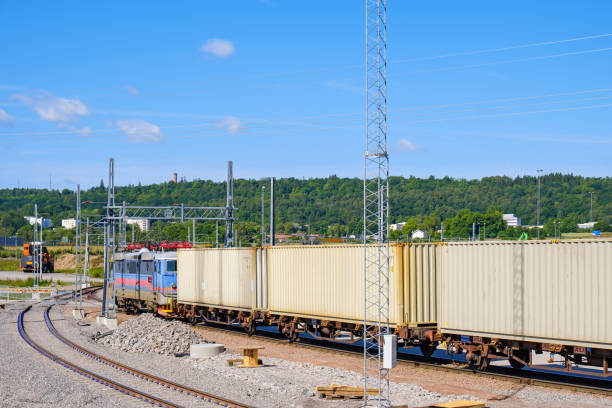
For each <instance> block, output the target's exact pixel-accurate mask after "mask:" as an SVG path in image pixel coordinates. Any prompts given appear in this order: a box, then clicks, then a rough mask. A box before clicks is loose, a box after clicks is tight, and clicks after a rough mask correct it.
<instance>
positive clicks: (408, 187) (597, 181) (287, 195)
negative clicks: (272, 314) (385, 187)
mask: <svg viewBox="0 0 612 408" xmlns="http://www.w3.org/2000/svg"><path fill="white" fill-rule="evenodd" d="M263 185H265V186H266V188H265V192H266V197H265V201H266V204H265V205H266V212H267V211H268V208H269V207H268V206H269V196H268V193H269V181H268V180H245V179H238V180H236V181H235V185H234V191H235V205H236V207H238V208H239V210H238V211H237V213H236V216H237V219H238V220H239V221H254V222H259V221H260V219H261V187H262V186H263ZM362 189H363V181H362V180H360V179H357V178H351V179H349V178H338V177H335V176H331V177H328V178H314V179H302V180H300V179H295V178H281V179H278V180H277V183H276V188H275V190H276V193H277V195H276V203H277V222H278V223H288V222H289V223H296V224H299V225H301V226H303V225H306V224H308V225H310V228H311V231H312V232H317V231H325V230H326V229H327V227H328V226H329V225H332V224H339V225H342V226H344V227H343V229H344V230H346V232H359V231H360V230H361V217H362V197H363V192H362ZM225 191H226V187H225V183H223V182H213V181H206V180H196V181H192V182H179V183H178V184H175V183H173V182H167V183H162V184H153V185H147V186H140V185H139V186H124V187H118V188H117V189H116V200H117V203H121V202H122V201H126V202H128V203H130V204H133V205H138V204H140V205H169V204H170V205H172V204H174V203H184V204H185V205H202V206H224V205H225ZM590 191H592V192H593V197H594V201H593V213H594V218H595V219H597V220H603V219H606V220H607V222H610V220H608V218H609V217H610V216H611V215H612V178H611V177H605V178H587V177H580V176H574V175H563V174H549V175H545V176H542V177H541V200H542V221H543V222H546V221H547V220H551V219H553V218H571V219H573V220H576V221H579V222H584V221H587V220H588V217H589V208H590V198H589V197H590V196H589V192H590ZM81 194H82V199H83V200H89V201H91V202H104V201H106V189H105V188H103V187H95V188H92V189H90V190H87V191H83V192H81ZM75 200H76V198H75V192H74V191H70V190H63V191H57V190H51V191H49V190H47V189H24V188H21V189H1V190H0V234H2V233H4V234H11V233H12V231H13V230H15V229H17V228H19V227H20V226H22V225H23V217H22V216H24V215H32V214H33V204H34V203H35V202H36V203H37V204H38V208H39V213H41V214H42V215H43V216H45V217H51V218H52V219H53V223H54V225H55V226H58V225H59V224H60V220H61V219H62V218H68V217H73V216H74V208H75ZM536 203H537V179H536V178H535V177H531V176H525V177H517V178H514V179H512V178H509V177H502V176H499V177H485V178H483V179H481V180H463V179H453V178H449V177H445V178H442V179H438V178H434V177H430V178H427V179H420V178H415V177H410V178H404V177H392V178H391V179H390V211H391V217H390V221H391V223H394V222H397V221H401V220H404V219H406V218H407V217H413V216H416V217H417V218H423V217H426V216H428V217H432V218H436V219H440V220H442V219H446V218H449V217H453V216H455V215H456V214H457V211H458V210H461V209H469V210H471V211H479V212H483V213H484V212H485V211H486V210H487V209H488V208H489V207H492V206H494V207H496V208H497V209H498V210H499V211H501V212H502V213H515V214H517V215H518V216H519V217H521V218H522V220H523V224H533V223H535V216H536ZM91 206H92V207H95V205H91ZM99 207H100V205H98V208H99ZM266 217H267V215H266ZM2 228H5V230H4V231H2Z"/></svg>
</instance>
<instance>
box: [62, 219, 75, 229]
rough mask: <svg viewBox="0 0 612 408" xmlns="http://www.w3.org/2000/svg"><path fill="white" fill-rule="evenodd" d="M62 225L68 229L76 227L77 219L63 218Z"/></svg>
mask: <svg viewBox="0 0 612 408" xmlns="http://www.w3.org/2000/svg"><path fill="white" fill-rule="evenodd" d="M62 227H63V228H66V229H73V228H76V219H74V218H66V219H65V220H62Z"/></svg>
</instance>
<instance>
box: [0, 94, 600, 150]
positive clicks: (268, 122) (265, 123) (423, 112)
mask: <svg viewBox="0 0 612 408" xmlns="http://www.w3.org/2000/svg"><path fill="white" fill-rule="evenodd" d="M611 91H612V88H596V89H587V90H580V91H572V92H558V93H548V94H541V95H529V96H521V97H511V98H499V99H484V100H479V101H469V102H462V103H455V104H443V105H423V106H413V107H405V108H398V109H392V110H389V117H390V118H393V117H394V116H395V115H393V113H398V112H408V111H417V112H420V113H417V114H414V116H428V115H433V114H452V113H465V112H470V111H472V112H475V111H479V110H497V109H506V108H518V107H521V105H513V106H491V107H482V108H478V109H473V110H464V111H454V112H438V111H439V110H441V109H446V108H454V107H463V106H477V105H485V104H489V105H495V104H500V103H506V102H518V101H529V100H537V99H545V98H555V97H562V96H577V95H586V94H593V93H606V92H611ZM609 98H610V97H608V96H605V97H599V98H582V99H564V100H554V101H547V102H542V103H538V104H525V105H523V106H541V105H548V104H560V103H575V102H584V101H590V100H601V99H609ZM598 106H599V105H588V106H586V107H576V109H569V110H580V109H595V108H597V107H598ZM602 107H607V106H606V105H602ZM564 110H566V109H564ZM554 111H557V110H546V111H534V112H537V113H540V112H541V113H545V112H554ZM427 112H432V113H427ZM509 114H512V115H514V114H515V113H508V115H509ZM361 115H362V112H351V113H339V114H326V115H310V116H304V117H302V118H297V117H290V118H287V119H242V120H243V121H244V122H245V123H248V122H253V124H250V125H245V126H244V130H245V131H253V130H257V129H269V128H270V127H274V126H287V125H291V126H304V127H310V128H316V129H327V130H334V129H337V130H340V129H355V128H356V127H347V126H332V125H329V124H326V123H325V122H305V121H304V120H309V119H334V122H335V123H354V122H360V121H362V120H363V119H362V118H361V117H359V116H361ZM349 117H355V118H351V119H341V120H338V119H337V118H349ZM474 118H476V117H474ZM446 120H454V119H453V118H441V119H439V120H438V121H446ZM396 124H397V123H394V125H396ZM196 127H203V128H211V129H216V130H217V132H216V133H212V134H209V136H222V135H226V133H224V132H222V131H219V130H218V126H217V124H216V122H215V121H212V122H204V123H189V124H177V125H168V126H160V128H161V129H162V130H167V129H180V128H196ZM305 130H307V129H305ZM292 131H295V129H293V130H292ZM91 134H96V135H97V134H109V135H110V136H111V137H119V136H121V137H123V136H124V135H123V134H122V133H121V132H119V131H118V130H117V129H92V130H91ZM49 135H58V136H69V137H75V135H74V134H71V133H70V132H66V131H46V132H15V133H8V132H7V133H0V136H8V137H10V136H49ZM198 137H202V135H201V134H200V135H198ZM75 139H76V140H79V139H80V140H84V141H86V140H91V139H92V138H91V136H86V137H82V136H81V137H79V136H76V137H75Z"/></svg>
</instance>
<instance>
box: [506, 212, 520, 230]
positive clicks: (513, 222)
mask: <svg viewBox="0 0 612 408" xmlns="http://www.w3.org/2000/svg"><path fill="white" fill-rule="evenodd" d="M502 218H503V219H504V221H506V225H507V226H509V227H520V226H521V219H520V218H519V217H517V216H516V215H514V214H503V215H502Z"/></svg>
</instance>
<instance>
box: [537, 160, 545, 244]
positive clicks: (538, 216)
mask: <svg viewBox="0 0 612 408" xmlns="http://www.w3.org/2000/svg"><path fill="white" fill-rule="evenodd" d="M543 171H544V170H542V169H537V170H536V172H537V173H538V210H537V217H536V229H537V236H538V239H540V174H541V173H542V172H543Z"/></svg>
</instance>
